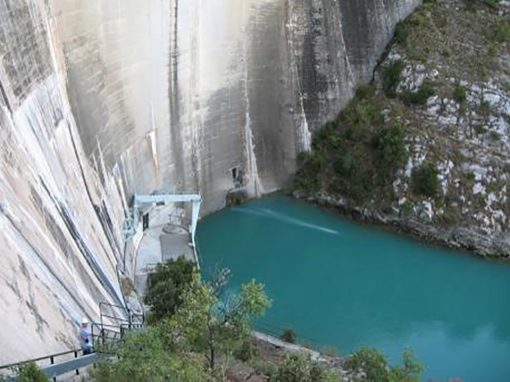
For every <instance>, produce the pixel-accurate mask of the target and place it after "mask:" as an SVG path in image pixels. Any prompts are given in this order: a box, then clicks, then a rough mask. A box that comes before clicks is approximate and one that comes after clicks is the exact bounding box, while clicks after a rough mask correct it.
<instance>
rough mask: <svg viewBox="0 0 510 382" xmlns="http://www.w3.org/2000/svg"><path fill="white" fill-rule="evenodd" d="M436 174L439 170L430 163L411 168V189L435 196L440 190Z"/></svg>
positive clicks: (418, 192)
mask: <svg viewBox="0 0 510 382" xmlns="http://www.w3.org/2000/svg"><path fill="white" fill-rule="evenodd" d="M438 175H439V171H438V170H437V168H435V167H434V166H433V165H431V164H427V165H423V166H421V167H418V168H415V169H413V172H412V174H411V181H412V187H413V191H414V192H415V193H417V194H421V195H424V196H428V197H431V198H435V197H437V196H438V195H439V192H440V190H441V184H440V183H439V178H438Z"/></svg>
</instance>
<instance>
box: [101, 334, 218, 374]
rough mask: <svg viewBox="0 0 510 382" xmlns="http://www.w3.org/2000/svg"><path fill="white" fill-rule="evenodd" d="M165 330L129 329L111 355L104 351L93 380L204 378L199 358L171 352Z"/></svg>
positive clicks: (202, 366) (189, 354)
mask: <svg viewBox="0 0 510 382" xmlns="http://www.w3.org/2000/svg"><path fill="white" fill-rule="evenodd" d="M164 334H165V333H164V332H162V331H161V330H160V329H159V328H155V327H149V328H147V329H144V330H142V331H137V332H130V333H128V334H127V335H126V336H125V337H124V338H123V340H122V341H123V342H122V346H119V347H117V348H116V349H115V351H114V352H113V353H111V354H104V355H102V357H101V358H100V362H99V364H98V365H97V367H96V368H95V369H94V370H93V372H92V374H93V378H94V381H96V382H110V381H132V382H145V381H206V380H209V378H208V376H207V374H206V372H205V370H206V367H205V364H204V362H203V359H202V358H201V357H200V356H199V355H197V354H192V353H182V354H179V353H177V352H174V351H172V350H171V349H169V348H168V347H167V345H166V344H165V335H164Z"/></svg>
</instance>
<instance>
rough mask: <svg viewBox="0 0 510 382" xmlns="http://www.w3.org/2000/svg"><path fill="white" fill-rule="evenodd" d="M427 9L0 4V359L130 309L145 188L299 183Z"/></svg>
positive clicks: (213, 193) (54, 0) (45, 346)
mask: <svg viewBox="0 0 510 382" xmlns="http://www.w3.org/2000/svg"><path fill="white" fill-rule="evenodd" d="M417 4H418V0H294V1H289V0H244V1H239V0H185V1H184V0H182V1H178V0H122V1H106V0H87V1H85V0H0V92H1V94H0V124H1V130H0V136H1V149H0V224H1V226H2V230H1V231H0V243H1V248H2V252H1V254H0V301H2V306H3V309H2V310H1V311H0V312H1V313H0V319H1V321H2V328H1V329H0V330H1V335H0V348H2V349H4V350H9V351H2V352H0V353H1V354H0V363H5V362H10V361H16V360H21V359H25V358H28V357H35V356H39V355H42V354H46V353H51V352H53V351H60V350H63V349H65V348H68V347H73V346H75V345H76V344H77V341H76V338H75V332H76V327H75V323H76V322H77V321H78V320H80V319H81V317H82V316H89V317H90V318H91V319H93V320H97V317H98V302H99V301H109V302H112V303H120V302H121V301H122V296H121V292H120V288H119V283H118V278H117V274H118V273H119V272H123V271H124V264H123V261H122V254H123V253H122V252H123V248H124V243H123V238H122V223H123V220H124V209H125V208H127V207H128V206H129V203H130V199H131V197H132V195H133V193H134V192H140V193H142V192H143V193H151V192H155V191H161V192H163V191H164V192H200V193H201V194H202V196H203V198H204V209H203V212H204V213H208V212H211V211H214V210H217V209H220V208H221V207H222V206H223V205H224V200H225V195H226V193H227V192H228V191H229V190H230V189H232V188H233V187H234V185H235V183H241V184H242V185H243V186H244V187H246V189H247V190H248V192H249V194H250V196H257V195H261V194H263V193H267V192H270V191H274V190H277V189H279V188H281V187H282V186H284V185H285V184H287V182H288V181H289V180H290V179H291V177H292V174H293V172H294V170H295V159H296V156H297V154H298V153H299V152H300V151H303V150H306V149H308V148H309V146H310V140H311V139H310V135H311V132H312V131H313V130H314V129H316V128H317V127H319V126H320V125H321V124H322V123H323V122H324V121H326V120H327V119H329V118H331V117H332V116H334V115H335V114H336V113H337V112H338V111H339V110H340V109H341V107H343V106H344V105H345V104H346V102H347V101H348V100H349V99H350V97H351V96H352V94H353V91H354V88H355V86H356V84H358V83H359V82H360V81H366V80H369V79H370V78H371V76H372V71H373V68H374V66H375V63H376V61H377V59H378V58H379V56H380V54H381V53H382V51H383V49H384V47H385V46H386V44H387V43H388V41H389V39H390V37H391V35H392V32H393V28H394V25H395V23H396V22H397V21H398V20H399V19H401V18H403V17H405V16H406V15H407V14H408V13H409V12H410V11H412V9H413V8H414V7H415V6H416V5H417ZM233 169H235V171H232V170H233ZM234 177H236V178H237V179H234Z"/></svg>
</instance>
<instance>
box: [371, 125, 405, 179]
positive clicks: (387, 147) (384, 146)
mask: <svg viewBox="0 0 510 382" xmlns="http://www.w3.org/2000/svg"><path fill="white" fill-rule="evenodd" d="M373 145H374V147H375V149H376V150H377V156H378V167H379V169H380V171H379V173H380V175H381V176H384V177H387V176H390V177H392V178H393V175H394V172H395V171H396V170H397V169H398V168H399V167H401V166H403V165H405V164H406V163H407V160H408V158H409V153H408V152H407V148H406V145H405V127H404V126H403V125H394V126H392V127H386V128H383V129H380V130H379V131H378V132H377V133H376V135H375V136H374V138H373Z"/></svg>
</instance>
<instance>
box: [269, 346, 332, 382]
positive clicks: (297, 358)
mask: <svg viewBox="0 0 510 382" xmlns="http://www.w3.org/2000/svg"><path fill="white" fill-rule="evenodd" d="M271 381H274V382H332V381H340V378H339V377H338V376H336V375H335V374H334V373H333V372H332V371H330V370H328V369H327V368H326V367H325V366H324V365H322V364H320V363H319V362H317V361H314V360H312V358H311V356H310V354H309V353H305V352H297V353H290V354H287V355H286V356H285V359H284V360H283V362H282V363H281V364H280V365H279V366H278V371H277V372H276V375H275V376H274V378H272V379H271Z"/></svg>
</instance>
